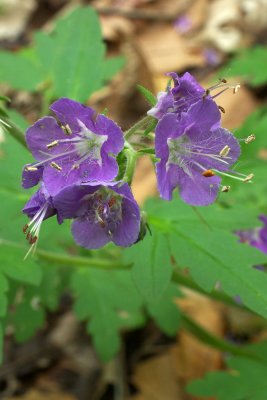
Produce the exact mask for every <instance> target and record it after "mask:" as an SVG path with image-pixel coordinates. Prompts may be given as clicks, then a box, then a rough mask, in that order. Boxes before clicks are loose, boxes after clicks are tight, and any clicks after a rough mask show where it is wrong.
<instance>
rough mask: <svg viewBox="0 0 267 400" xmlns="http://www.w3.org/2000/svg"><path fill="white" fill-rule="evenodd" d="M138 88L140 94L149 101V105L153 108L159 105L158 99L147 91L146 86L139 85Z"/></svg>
mask: <svg viewBox="0 0 267 400" xmlns="http://www.w3.org/2000/svg"><path fill="white" fill-rule="evenodd" d="M137 88H138V90H139V92H140V93H141V94H142V95H143V96H144V97H145V99H146V100H147V101H148V103H149V104H150V105H151V106H155V105H156V104H157V99H156V97H155V96H154V95H153V93H152V92H150V90H148V89H146V88H145V87H144V86H142V85H137Z"/></svg>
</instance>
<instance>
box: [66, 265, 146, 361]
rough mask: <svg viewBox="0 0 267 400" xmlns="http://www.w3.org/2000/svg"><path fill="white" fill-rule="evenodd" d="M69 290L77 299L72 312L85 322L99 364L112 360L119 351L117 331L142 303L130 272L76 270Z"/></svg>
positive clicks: (126, 323)
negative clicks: (71, 290)
mask: <svg viewBox="0 0 267 400" xmlns="http://www.w3.org/2000/svg"><path fill="white" fill-rule="evenodd" d="M72 289H73V291H74V296H75V298H76V301H75V304H74V311H75V313H76V315H77V317H78V318H79V319H81V320H88V319H90V322H89V323H88V325H87V330H88V332H89V333H90V334H91V335H92V337H93V342H94V344H95V347H96V350H97V352H98V353H99V355H100V357H101V358H102V360H104V361H107V360H109V359H111V358H112V357H113V356H114V355H115V354H116V352H117V351H118V349H119V346H120V337H119V330H120V328H122V327H125V326H127V325H128V319H129V318H131V315H132V314H136V313H137V312H138V311H139V309H140V307H141V304H142V303H141V299H140V297H139V296H138V293H137V291H136V289H135V287H134V285H133V283H132V280H131V274H130V272H129V271H101V270H96V269H90V270H88V269H78V270H76V271H75V272H74V273H73V278H72Z"/></svg>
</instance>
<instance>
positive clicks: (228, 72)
mask: <svg viewBox="0 0 267 400" xmlns="http://www.w3.org/2000/svg"><path fill="white" fill-rule="evenodd" d="M266 63H267V48H266V47H263V46H256V47H251V48H248V49H245V50H243V51H242V52H240V53H239V54H237V55H236V56H235V57H234V58H233V59H232V60H231V61H230V62H229V63H228V64H227V65H226V66H225V67H223V69H221V70H220V71H219V75H220V76H223V77H228V76H240V77H242V78H244V79H245V80H246V81H248V82H249V83H250V84H251V85H253V86H260V85H264V84H265V83H266V82H267V70H266Z"/></svg>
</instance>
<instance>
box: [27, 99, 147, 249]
mask: <svg viewBox="0 0 267 400" xmlns="http://www.w3.org/2000/svg"><path fill="white" fill-rule="evenodd" d="M50 109H51V110H52V111H53V113H54V114H55V117H56V118H54V117H51V116H49V117H44V118H42V119H40V120H38V121H37V122H36V123H35V124H34V125H32V126H31V127H30V128H29V129H28V130H27V132H26V141H27V145H28V147H29V149H30V151H31V152H32V154H33V156H34V158H35V160H36V162H34V163H32V164H28V165H26V166H25V167H24V169H23V173H22V186H23V187H24V188H26V189H27V188H30V187H32V186H35V185H37V184H38V183H40V187H39V189H38V191H37V192H36V193H35V194H34V195H33V196H32V197H31V199H30V200H29V201H28V202H27V204H26V205H25V207H24V209H23V212H24V213H25V214H26V215H27V216H28V217H29V218H31V220H30V222H29V223H28V224H27V225H25V227H24V228H23V231H24V233H25V235H26V237H27V240H28V241H29V243H30V244H31V248H30V250H31V249H32V248H33V247H34V246H35V244H36V242H37V239H38V235H39V231H40V227H41V224H42V221H43V220H44V219H46V218H49V217H51V216H53V215H56V216H57V219H58V223H62V222H63V221H64V219H73V223H72V233H73V236H74V239H75V240H76V242H77V243H78V244H80V245H81V246H84V247H86V248H90V249H97V248H99V247H101V246H103V245H105V244H106V243H108V242H109V241H112V242H114V243H115V244H117V245H119V246H130V245H131V244H133V243H134V242H135V241H136V240H137V239H138V235H139V230H140V211H139V207H138V205H137V203H136V201H135V199H134V197H133V195H132V192H131V189H130V187H129V186H128V184H127V183H126V182H121V181H114V179H115V178H116V176H117V174H118V164H117V161H116V156H117V155H118V153H119V152H120V151H121V150H122V149H123V147H124V138H123V133H122V131H121V129H120V128H119V126H118V125H116V124H115V123H114V122H113V121H112V120H111V119H109V118H107V117H106V116H104V115H101V114H100V115H96V113H95V111H94V110H93V109H92V108H90V107H85V106H83V105H82V104H80V103H78V102H76V101H73V100H70V99H67V98H62V99H59V100H58V101H56V102H55V103H53V104H52V105H51V108H50ZM30 250H29V251H30Z"/></svg>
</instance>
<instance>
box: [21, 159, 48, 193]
mask: <svg viewBox="0 0 267 400" xmlns="http://www.w3.org/2000/svg"><path fill="white" fill-rule="evenodd" d="M33 165H34V164H27V165H25V167H24V169H23V171H22V187H23V188H24V189H29V188H31V187H33V186H36V185H37V184H38V183H39V182H40V180H41V179H42V175H43V167H42V166H39V167H38V168H37V169H36V170H33V171H29V170H28V169H27V167H32V166H33Z"/></svg>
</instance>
